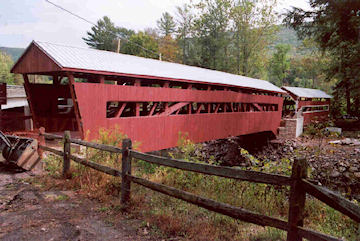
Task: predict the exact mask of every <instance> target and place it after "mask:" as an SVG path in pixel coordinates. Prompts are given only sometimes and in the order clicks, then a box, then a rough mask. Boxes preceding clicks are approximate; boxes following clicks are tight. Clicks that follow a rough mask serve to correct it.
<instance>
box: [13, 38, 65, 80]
mask: <svg viewBox="0 0 360 241" xmlns="http://www.w3.org/2000/svg"><path fill="white" fill-rule="evenodd" d="M59 70H61V68H60V67H59V66H58V65H57V64H56V63H55V62H54V61H53V60H52V59H51V58H49V57H48V56H47V55H46V54H45V53H44V52H43V51H41V50H40V49H39V48H38V47H37V46H35V45H34V44H32V45H30V47H29V48H28V49H27V50H26V52H25V54H23V55H22V56H21V58H20V59H19V60H18V62H17V63H16V64H15V66H14V67H13V68H12V69H11V72H12V73H17V74H32V73H45V72H56V71H59Z"/></svg>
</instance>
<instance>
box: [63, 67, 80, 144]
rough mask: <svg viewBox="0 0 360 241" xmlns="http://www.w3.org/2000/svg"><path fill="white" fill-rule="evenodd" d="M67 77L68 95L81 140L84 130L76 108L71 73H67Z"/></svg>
mask: <svg viewBox="0 0 360 241" xmlns="http://www.w3.org/2000/svg"><path fill="white" fill-rule="evenodd" d="M67 77H68V79H69V88H70V94H71V99H72V101H73V105H74V112H75V118H76V123H77V126H78V131H80V133H81V136H82V138H84V130H83V128H82V122H81V116H80V110H79V106H78V103H77V99H76V94H75V86H74V85H75V79H74V75H73V74H72V73H67Z"/></svg>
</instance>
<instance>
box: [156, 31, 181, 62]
mask: <svg viewBox="0 0 360 241" xmlns="http://www.w3.org/2000/svg"><path fill="white" fill-rule="evenodd" d="M159 52H160V53H161V54H162V55H163V56H165V60H166V61H170V62H177V60H178V57H179V52H180V50H179V46H178V44H177V42H176V41H175V40H174V39H173V38H172V37H171V36H170V35H167V36H164V37H163V38H161V39H160V40H159Z"/></svg>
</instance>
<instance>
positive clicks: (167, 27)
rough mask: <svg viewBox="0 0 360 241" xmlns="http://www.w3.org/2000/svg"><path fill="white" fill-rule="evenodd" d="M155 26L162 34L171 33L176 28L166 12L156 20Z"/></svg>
mask: <svg viewBox="0 0 360 241" xmlns="http://www.w3.org/2000/svg"><path fill="white" fill-rule="evenodd" d="M157 26H158V28H159V30H160V33H162V34H163V35H164V36H168V35H171V34H172V33H174V32H175V29H176V24H175V21H174V18H173V17H172V16H171V15H170V13H168V12H165V13H163V15H162V17H161V18H160V19H159V20H158V21H157Z"/></svg>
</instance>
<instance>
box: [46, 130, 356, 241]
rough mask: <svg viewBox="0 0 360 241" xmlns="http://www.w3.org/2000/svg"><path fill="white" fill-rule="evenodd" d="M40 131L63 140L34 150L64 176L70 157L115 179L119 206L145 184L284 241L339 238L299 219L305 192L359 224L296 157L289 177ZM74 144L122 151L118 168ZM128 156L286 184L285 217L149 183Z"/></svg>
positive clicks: (352, 208)
mask: <svg viewBox="0 0 360 241" xmlns="http://www.w3.org/2000/svg"><path fill="white" fill-rule="evenodd" d="M40 135H42V136H44V137H48V138H55V139H63V140H64V151H60V150H57V149H54V148H50V147H47V146H45V145H39V148H40V149H42V150H44V151H49V152H52V153H54V154H56V155H60V156H63V157H64V164H63V176H64V177H68V176H69V168H70V160H73V161H75V162H77V163H79V164H82V165H84V166H87V167H89V168H92V169H95V170H97V171H100V172H103V173H106V174H109V175H112V176H116V177H120V176H121V178H122V182H121V202H122V204H123V205H124V207H126V206H127V204H128V202H129V199H130V193H131V182H133V183H136V184H139V185H141V186H144V187H146V188H149V189H151V190H154V191H157V192H160V193H163V194H165V195H168V196H172V197H175V198H178V199H181V200H183V201H186V202H189V203H192V204H195V205H198V206H200V207H203V208H206V209H208V210H211V211H214V212H217V213H220V214H223V215H227V216H229V217H233V218H236V219H239V220H241V221H244V222H249V223H254V224H257V225H261V226H269V227H274V228H278V229H281V230H284V231H287V240H288V241H298V240H302V238H306V239H308V240H324V241H335V240H341V239H338V238H335V237H332V236H329V235H327V234H323V233H319V232H317V231H314V230H310V229H307V228H304V227H302V226H303V223H304V218H303V217H304V215H303V214H304V213H303V212H304V207H305V202H306V194H310V195H311V196H313V197H315V198H317V199H319V200H320V201H322V202H324V203H326V204H327V205H329V206H330V207H332V208H334V209H336V210H337V211H339V212H341V213H343V214H344V215H346V216H348V217H350V218H351V219H353V220H354V221H356V222H358V223H359V222H360V207H359V206H357V205H355V204H354V203H352V202H350V201H349V200H347V199H346V198H344V197H342V196H340V195H339V194H337V193H334V192H332V191H330V190H328V189H327V188H325V187H321V186H318V185H315V184H312V183H310V182H309V181H308V180H307V179H306V170H307V163H306V160H305V159H298V160H295V162H294V164H293V166H292V175H291V177H288V176H282V175H274V174H268V173H262V172H254V171H244V170H239V169H236V168H230V167H220V166H213V165H208V164H200V163H193V162H187V161H182V160H176V159H172V158H166V157H160V156H155V155H150V154H146V153H141V152H138V151H135V150H132V144H131V140H129V139H125V140H123V143H122V148H119V147H114V146H109V145H103V144H98V143H92V142H87V141H83V140H78V139H71V137H70V132H69V131H66V132H65V133H64V136H58V135H52V134H48V133H44V132H40ZM71 143H73V144H78V145H83V146H87V147H90V148H95V149H98V150H102V151H107V152H112V153H121V154H122V170H121V171H120V170H117V169H114V168H111V167H107V166H103V165H100V164H98V163H95V162H91V161H88V160H86V159H84V158H80V157H77V156H74V155H71V153H70V150H71V149H70V145H71ZM132 158H136V159H140V160H143V161H146V162H149V163H152V164H157V165H163V166H167V167H172V168H177V169H181V170H185V171H192V172H197V173H202V174H207V175H215V176H220V177H225V178H232V179H236V180H242V181H249V182H257V183H265V184H270V185H285V186H290V198H289V215H288V221H284V220H280V219H277V218H274V217H269V216H266V215H262V214H257V213H254V212H252V211H249V210H246V209H243V208H239V207H234V206H231V205H229V204H225V203H220V202H217V201H215V200H212V199H208V198H204V197H201V196H197V195H195V194H192V193H189V192H185V191H183V190H179V189H176V188H174V187H169V186H166V185H163V184H158V183H154V182H151V181H149V180H146V179H143V178H139V177H135V176H133V175H132V174H131V162H132Z"/></svg>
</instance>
